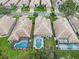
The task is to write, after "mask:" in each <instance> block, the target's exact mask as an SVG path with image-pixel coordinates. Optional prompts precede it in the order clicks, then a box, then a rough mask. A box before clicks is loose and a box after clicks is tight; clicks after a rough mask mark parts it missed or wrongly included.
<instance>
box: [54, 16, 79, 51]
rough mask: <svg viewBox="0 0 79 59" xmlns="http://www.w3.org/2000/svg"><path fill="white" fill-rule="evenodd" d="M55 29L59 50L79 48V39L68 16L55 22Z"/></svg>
mask: <svg viewBox="0 0 79 59" xmlns="http://www.w3.org/2000/svg"><path fill="white" fill-rule="evenodd" d="M54 31H55V38H56V40H57V42H58V43H57V45H56V47H58V49H59V50H79V39H78V38H77V36H76V34H75V32H74V31H73V29H72V27H71V25H70V23H69V22H68V20H67V19H66V18H62V17H61V18H59V19H57V20H56V21H55V22H54Z"/></svg>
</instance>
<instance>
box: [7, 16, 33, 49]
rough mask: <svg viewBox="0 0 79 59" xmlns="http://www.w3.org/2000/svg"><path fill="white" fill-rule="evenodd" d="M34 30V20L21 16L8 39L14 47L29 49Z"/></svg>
mask: <svg viewBox="0 0 79 59" xmlns="http://www.w3.org/2000/svg"><path fill="white" fill-rule="evenodd" d="M31 30H32V21H31V20H30V19H29V18H27V16H22V17H20V18H19V21H18V22H17V24H16V26H15V27H14V30H13V31H12V33H11V35H10V37H9V38H8V40H9V41H10V42H11V45H12V48H13V49H27V48H28V47H29V44H28V43H29V38H30V35H31Z"/></svg>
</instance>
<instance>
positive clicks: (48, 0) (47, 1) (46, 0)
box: [41, 0, 52, 13]
mask: <svg viewBox="0 0 79 59" xmlns="http://www.w3.org/2000/svg"><path fill="white" fill-rule="evenodd" d="M41 4H42V5H46V8H47V12H48V13H51V8H52V4H51V0H41Z"/></svg>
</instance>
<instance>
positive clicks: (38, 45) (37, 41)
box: [36, 38, 42, 48]
mask: <svg viewBox="0 0 79 59" xmlns="http://www.w3.org/2000/svg"><path fill="white" fill-rule="evenodd" d="M41 41H42V40H41V39H40V38H38V39H37V40H36V47H37V48H40V47H41Z"/></svg>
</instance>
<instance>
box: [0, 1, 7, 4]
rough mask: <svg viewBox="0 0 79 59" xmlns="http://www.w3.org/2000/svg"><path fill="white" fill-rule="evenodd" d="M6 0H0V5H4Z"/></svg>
mask: <svg viewBox="0 0 79 59" xmlns="http://www.w3.org/2000/svg"><path fill="white" fill-rule="evenodd" d="M7 1H8V0H0V4H4V3H6V2H7Z"/></svg>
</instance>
